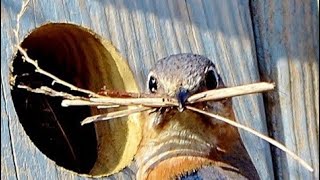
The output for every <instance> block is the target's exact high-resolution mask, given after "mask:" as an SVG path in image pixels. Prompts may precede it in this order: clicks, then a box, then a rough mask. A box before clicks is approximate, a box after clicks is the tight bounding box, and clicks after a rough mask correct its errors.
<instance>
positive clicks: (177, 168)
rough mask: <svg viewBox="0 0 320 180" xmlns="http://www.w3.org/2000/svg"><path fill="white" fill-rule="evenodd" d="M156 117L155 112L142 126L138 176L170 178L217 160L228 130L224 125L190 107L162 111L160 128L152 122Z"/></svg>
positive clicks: (137, 156) (138, 155) (137, 159)
mask: <svg viewBox="0 0 320 180" xmlns="http://www.w3.org/2000/svg"><path fill="white" fill-rule="evenodd" d="M155 118H159V117H158V116H157V115H156V113H153V114H150V115H149V117H148V118H147V119H148V120H147V122H145V124H144V127H143V139H142V142H141V144H140V148H139V150H138V153H137V155H136V162H137V165H138V168H139V170H138V179H154V177H157V179H158V178H160V179H171V178H174V177H172V176H176V175H179V174H183V173H185V172H189V171H192V170H195V169H197V168H200V167H202V166H204V165H208V164H210V163H211V164H212V163H214V161H212V156H214V154H216V153H215V151H217V147H218V145H219V141H221V140H220V139H219V138H220V136H221V135H223V134H226V133H227V130H226V129H223V127H222V125H221V124H216V125H215V124H214V123H212V122H211V120H210V119H209V118H207V117H205V116H202V115H200V114H197V113H194V112H192V111H190V110H185V111H183V112H178V111H177V110H171V111H169V112H166V113H164V114H162V115H161V118H163V119H161V123H160V124H159V125H158V126H157V127H154V126H152V125H150V123H151V124H152V121H154V119H155ZM219 134H220V135H219ZM218 148H219V147H218Z"/></svg>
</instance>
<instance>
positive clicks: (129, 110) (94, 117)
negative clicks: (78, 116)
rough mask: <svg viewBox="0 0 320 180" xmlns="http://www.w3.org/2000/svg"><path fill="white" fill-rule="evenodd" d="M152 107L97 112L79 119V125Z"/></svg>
mask: <svg viewBox="0 0 320 180" xmlns="http://www.w3.org/2000/svg"><path fill="white" fill-rule="evenodd" d="M150 109H152V108H150V107H143V106H142V107H138V108H134V109H126V110H120V111H115V112H110V113H106V114H99V115H96V116H91V117H87V118H86V119H84V120H83V121H81V125H84V124H88V123H92V122H97V121H106V120H110V119H114V118H119V117H124V116H129V115H130V114H133V113H138V112H142V111H146V110H150Z"/></svg>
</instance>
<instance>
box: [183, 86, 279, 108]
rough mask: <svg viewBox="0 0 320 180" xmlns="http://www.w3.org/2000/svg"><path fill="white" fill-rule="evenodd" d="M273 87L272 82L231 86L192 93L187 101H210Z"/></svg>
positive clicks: (268, 89)
mask: <svg viewBox="0 0 320 180" xmlns="http://www.w3.org/2000/svg"><path fill="white" fill-rule="evenodd" d="M274 87H275V85H274V84H273V83H266V82H260V83H253V84H247V85H242V86H236V87H231V88H222V89H215V90H209V91H205V92H201V93H198V94H195V95H192V96H190V97H189V98H188V100H187V101H188V102H189V103H191V104H192V103H195V102H202V101H212V100H218V99H223V98H228V97H235V96H241V95H246V94H253V93H260V92H264V91H270V90H273V89H274Z"/></svg>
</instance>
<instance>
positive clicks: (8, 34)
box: [1, 0, 273, 179]
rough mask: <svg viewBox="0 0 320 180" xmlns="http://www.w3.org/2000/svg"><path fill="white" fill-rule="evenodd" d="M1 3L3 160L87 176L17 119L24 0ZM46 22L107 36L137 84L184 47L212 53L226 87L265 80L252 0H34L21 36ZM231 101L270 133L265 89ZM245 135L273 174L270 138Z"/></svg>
mask: <svg viewBox="0 0 320 180" xmlns="http://www.w3.org/2000/svg"><path fill="white" fill-rule="evenodd" d="M1 5H2V6H1V19H2V20H3V24H2V28H3V31H1V35H2V37H3V39H2V41H1V43H2V46H1V53H2V56H1V68H2V70H3V71H2V74H1V79H2V82H1V83H2V86H1V91H2V95H3V99H2V100H1V102H2V104H5V105H6V107H7V108H6V110H4V109H2V114H5V113H7V116H3V115H2V116H1V119H2V123H3V124H4V125H6V124H7V128H6V129H5V128H4V129H3V128H2V129H1V131H3V134H4V135H5V136H4V140H5V138H7V141H2V143H4V144H2V147H10V148H11V147H12V149H10V152H13V155H14V157H12V158H11V157H9V158H8V159H7V160H6V163H7V164H8V166H7V167H6V168H7V169H9V168H12V164H13V163H14V165H15V167H16V172H15V173H16V176H17V178H18V179H20V178H23V179H28V178H32V177H39V178H41V177H48V178H50V179H56V178H62V177H63V178H64V177H67V178H68V179H69V178H70V179H82V177H80V176H77V175H75V174H73V173H68V172H66V171H65V170H62V169H61V168H59V167H57V166H56V165H55V164H54V163H53V162H52V161H51V160H48V158H46V157H45V156H44V155H43V154H42V153H41V152H40V151H39V150H38V149H37V148H36V147H35V146H34V145H33V143H32V142H31V141H30V139H29V138H28V137H27V136H26V134H25V132H24V130H23V128H22V127H21V125H20V124H19V121H18V119H17V116H16V113H15V111H14V108H13V104H12V100H11V98H10V90H9V84H8V80H7V78H8V73H9V71H8V67H9V61H10V58H11V57H12V56H13V54H14V48H13V45H14V44H15V41H14V36H13V33H12V29H14V28H15V26H16V22H15V21H16V19H15V17H16V15H17V13H18V12H19V10H20V6H21V2H20V1H13V0H7V1H5V0H4V1H2V2H1ZM46 22H68V23H74V24H79V25H82V26H85V27H88V28H90V29H92V30H93V31H95V32H97V33H98V34H100V35H102V36H103V37H104V38H106V39H108V40H110V41H111V42H112V43H113V44H114V45H115V47H116V48H117V49H119V51H120V53H121V54H122V55H123V56H124V57H125V59H127V61H128V63H129V65H130V67H131V68H132V70H133V73H134V75H135V77H136V79H137V82H138V83H139V86H140V89H144V82H145V79H146V76H147V73H148V69H149V68H150V67H151V66H152V65H153V63H154V62H155V61H156V60H158V59H160V58H162V57H165V56H167V55H170V54H175V53H181V52H193V53H199V54H203V55H205V56H207V57H209V58H210V59H212V60H213V61H214V62H215V63H216V65H217V67H218V69H219V71H220V73H221V75H222V78H223V80H224V82H226V84H227V85H228V86H233V85H240V84H245V83H250V82H257V81H260V77H259V73H258V65H257V61H256V59H255V57H256V55H255V48H254V37H253V32H252V27H251V24H252V23H251V17H250V9H249V2H248V1H209V0H204V1H200V0H195V1H153V2H152V1H147V0H145V1H144V0H142V1H129V0H127V1H126V0H122V1H116V0H114V1H112V0H111V1H103V2H102V1H51V2H48V1H31V2H30V4H29V6H28V9H27V10H26V12H25V15H24V16H23V17H22V19H21V22H20V26H21V27H20V39H22V38H23V37H24V36H25V35H26V34H27V33H28V32H30V31H31V30H32V29H34V28H36V27H38V26H39V25H41V24H43V23H46ZM234 107H235V111H236V115H237V117H238V120H239V121H240V122H241V123H243V124H246V125H248V126H250V127H253V128H254V129H256V130H258V131H260V132H263V133H265V134H267V128H266V122H265V112H264V106H263V100H262V96H261V95H250V96H246V97H241V98H235V100H234ZM9 134H12V135H11V137H12V140H10V139H8V138H9V137H8V135H9ZM241 135H242V137H243V138H244V142H245V144H246V146H247V148H248V149H249V153H250V155H251V157H252V159H253V161H254V164H255V165H256V167H257V169H258V171H259V174H260V176H261V177H262V178H263V179H273V170H272V165H271V158H270V151H269V145H268V144H267V143H265V142H264V141H262V140H260V139H259V138H256V137H253V136H252V135H248V134H247V133H245V132H244V133H243V132H241ZM1 138H2V137H1ZM9 154H10V153H9ZM15 158H16V160H15V161H13V162H12V160H14V159H15ZM10 164H11V165H10ZM2 172H3V171H2ZM2 177H3V178H9V177H11V173H5V174H3V173H2Z"/></svg>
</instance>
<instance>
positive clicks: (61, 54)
mask: <svg viewBox="0 0 320 180" xmlns="http://www.w3.org/2000/svg"><path fill="white" fill-rule="evenodd" d="M21 47H22V48H24V49H27V53H28V56H29V57H30V58H31V59H34V60H37V62H38V64H39V66H40V67H41V68H42V69H44V70H46V71H47V72H50V73H52V74H54V75H55V76H57V77H59V78H60V79H63V80H64V81H67V82H69V83H71V84H73V85H75V86H78V87H81V88H85V89H89V90H92V91H98V90H99V89H100V88H101V87H102V86H103V83H104V82H99V76H100V74H101V72H100V73H99V72H97V71H99V70H100V69H101V68H99V66H100V65H101V64H100V65H99V62H97V60H98V59H99V58H101V57H104V56H102V55H101V54H100V52H101V51H100V50H101V49H104V47H103V45H102V44H101V42H100V40H99V39H98V38H97V37H96V36H95V35H94V34H93V33H91V32H89V31H88V30H87V29H85V28H81V27H79V26H76V25H71V24H63V23H54V24H47V25H43V26H41V27H39V28H37V29H35V30H34V31H32V32H31V33H30V34H29V35H28V36H27V37H26V38H25V39H24V40H23V42H22V43H21ZM104 53H105V52H104ZM12 75H13V76H16V79H15V84H23V85H27V86H29V87H32V88H37V87H40V86H48V87H51V88H54V89H55V90H58V91H64V92H68V93H71V94H75V95H83V94H79V93H76V92H73V91H70V89H68V88H65V87H63V86H61V85H58V84H53V85H52V80H51V79H49V78H48V77H45V76H43V75H41V74H39V73H37V72H35V68H34V67H33V66H32V65H30V64H28V63H26V62H23V60H22V57H21V54H20V53H17V55H16V57H15V59H14V60H13V72H12ZM11 94H12V98H13V102H14V106H15V109H16V112H17V114H18V117H19V121H20V122H21V124H22V126H23V128H24V130H25V132H26V133H27V135H28V136H29V137H30V139H31V140H32V142H33V143H34V144H35V145H36V146H37V147H38V148H39V150H40V151H41V152H42V153H44V154H45V155H46V156H47V157H49V158H50V159H51V160H53V161H55V162H56V163H57V165H59V166H62V167H64V168H66V169H69V170H72V171H75V172H77V173H81V174H88V173H89V172H90V170H91V169H92V167H93V166H94V163H95V161H96V159H97V140H96V132H95V127H94V125H93V124H89V125H85V126H81V125H80V122H81V121H82V120H83V119H84V118H86V117H88V116H90V115H92V112H91V110H90V108H88V107H68V108H65V107H61V100H62V98H59V97H50V96H46V95H43V94H36V93H32V92H28V91H26V90H22V89H19V88H16V87H14V88H13V90H12V92H11Z"/></svg>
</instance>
